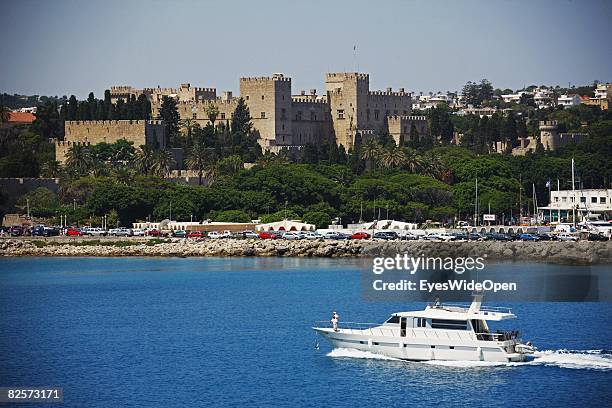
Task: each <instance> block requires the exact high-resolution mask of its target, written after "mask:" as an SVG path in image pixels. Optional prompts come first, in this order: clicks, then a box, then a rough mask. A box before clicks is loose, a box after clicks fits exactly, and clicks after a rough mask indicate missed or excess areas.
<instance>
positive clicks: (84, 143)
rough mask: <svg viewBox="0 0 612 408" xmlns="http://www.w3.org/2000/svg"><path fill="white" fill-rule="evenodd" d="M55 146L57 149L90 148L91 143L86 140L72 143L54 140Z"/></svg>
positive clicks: (70, 141)
mask: <svg viewBox="0 0 612 408" xmlns="http://www.w3.org/2000/svg"><path fill="white" fill-rule="evenodd" d="M55 145H56V146H58V147H68V148H70V147H72V146H80V145H82V146H91V142H90V141H88V140H86V141H79V140H77V141H72V140H56V141H55Z"/></svg>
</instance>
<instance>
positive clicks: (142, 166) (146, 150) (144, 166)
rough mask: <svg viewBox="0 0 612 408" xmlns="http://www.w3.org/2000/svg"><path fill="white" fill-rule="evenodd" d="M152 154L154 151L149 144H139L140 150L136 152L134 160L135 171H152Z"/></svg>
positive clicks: (144, 172) (148, 172)
mask: <svg viewBox="0 0 612 408" xmlns="http://www.w3.org/2000/svg"><path fill="white" fill-rule="evenodd" d="M153 154H154V151H153V149H152V148H151V147H149V146H145V145H143V146H140V150H138V151H137V152H136V159H135V160H134V164H135V168H136V171H137V172H139V173H143V174H151V173H152V172H153Z"/></svg>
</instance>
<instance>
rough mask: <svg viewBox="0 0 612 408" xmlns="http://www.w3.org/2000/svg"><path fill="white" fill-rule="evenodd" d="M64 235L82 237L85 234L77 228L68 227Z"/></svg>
mask: <svg viewBox="0 0 612 408" xmlns="http://www.w3.org/2000/svg"><path fill="white" fill-rule="evenodd" d="M66 235H68V236H69V237H82V236H83V235H85V234H84V233H83V231H81V230H80V229H78V228H74V227H68V229H67V230H66Z"/></svg>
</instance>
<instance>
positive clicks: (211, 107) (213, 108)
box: [206, 102, 219, 129]
mask: <svg viewBox="0 0 612 408" xmlns="http://www.w3.org/2000/svg"><path fill="white" fill-rule="evenodd" d="M206 115H207V116H208V120H210V123H211V125H212V127H213V129H214V128H215V121H216V120H217V116H219V108H218V107H217V105H215V104H214V103H212V102H211V103H209V104H208V105H206Z"/></svg>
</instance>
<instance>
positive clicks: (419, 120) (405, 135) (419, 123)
mask: <svg viewBox="0 0 612 408" xmlns="http://www.w3.org/2000/svg"><path fill="white" fill-rule="evenodd" d="M387 125H388V131H389V134H390V135H391V137H393V140H395V144H397V145H398V146H399V145H401V144H403V143H405V142H408V141H410V140H415V139H417V138H418V140H421V139H422V138H424V137H427V135H428V133H429V131H428V130H429V129H428V125H427V118H426V117H425V116H404V115H393V116H389V117H388V118H387ZM413 131H416V133H415V134H413Z"/></svg>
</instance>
